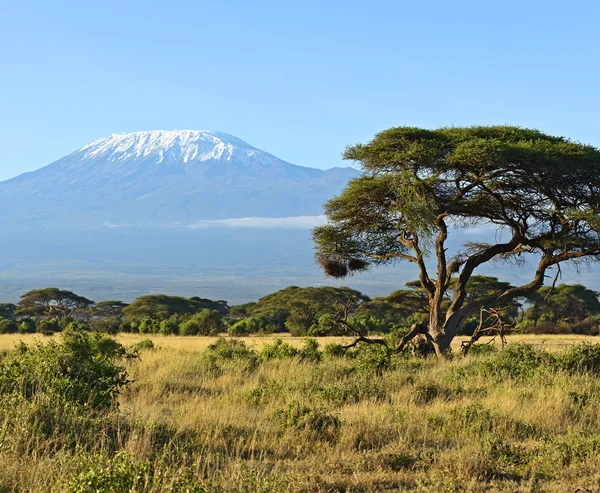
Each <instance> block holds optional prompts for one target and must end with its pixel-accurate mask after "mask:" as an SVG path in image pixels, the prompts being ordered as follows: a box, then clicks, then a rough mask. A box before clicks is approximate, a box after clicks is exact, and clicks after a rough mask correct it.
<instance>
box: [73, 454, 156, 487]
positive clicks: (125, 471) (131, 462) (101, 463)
mask: <svg viewBox="0 0 600 493" xmlns="http://www.w3.org/2000/svg"><path fill="white" fill-rule="evenodd" d="M152 475H153V468H152V464H151V463H150V462H149V461H139V460H136V459H134V458H133V457H132V456H130V455H129V454H126V453H117V454H116V455H115V456H114V457H112V458H110V459H103V458H100V457H97V458H95V459H92V460H91V461H89V462H88V463H87V464H85V465H84V467H83V471H81V472H80V473H79V474H78V475H77V476H76V477H75V478H74V479H73V480H71V481H70V482H69V483H68V484H67V486H66V488H65V491H66V492H68V493H96V492H101V491H106V492H109V491H110V492H111V493H130V492H132V491H146V487H147V485H148V483H149V482H150V481H151V480H152Z"/></svg>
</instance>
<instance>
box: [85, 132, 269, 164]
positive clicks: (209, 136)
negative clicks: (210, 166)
mask: <svg viewBox="0 0 600 493" xmlns="http://www.w3.org/2000/svg"><path fill="white" fill-rule="evenodd" d="M234 153H236V154H241V155H244V156H248V157H251V156H255V155H256V154H257V153H263V151H260V150H258V149H256V148H255V147H252V146H251V145H250V144H248V143H246V142H244V141H243V140H241V139H238V138H237V137H234V136H233V135H229V134H226V133H222V132H212V131H209V130H150V131H145V132H130V133H117V134H112V135H109V136H108V137H103V138H101V139H98V140H95V141H94V142H91V143H90V144H88V145H86V146H84V147H82V148H81V149H79V150H78V151H76V153H75V154H78V155H79V156H80V157H81V158H83V159H94V158H102V159H105V160H107V161H124V160H128V159H132V158H133V159H139V158H146V157H155V158H156V159H157V161H156V162H161V161H162V160H163V159H165V157H167V156H169V155H174V154H176V155H177V158H178V159H180V160H181V161H183V162H184V163H187V162H188V161H207V160H210V159H218V160H221V159H226V160H230V159H231V158H232V156H233V154H234ZM264 154H266V153H264Z"/></svg>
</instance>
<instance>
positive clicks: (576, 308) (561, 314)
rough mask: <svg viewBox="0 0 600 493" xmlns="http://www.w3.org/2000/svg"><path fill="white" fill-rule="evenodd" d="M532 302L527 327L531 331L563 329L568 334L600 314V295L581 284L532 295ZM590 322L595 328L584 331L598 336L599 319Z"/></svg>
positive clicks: (548, 289) (526, 315)
mask: <svg viewBox="0 0 600 493" xmlns="http://www.w3.org/2000/svg"><path fill="white" fill-rule="evenodd" d="M530 302H531V304H530V306H529V308H528V309H527V310H526V311H525V313H524V322H525V323H524V324H523V328H525V329H526V330H527V331H528V332H538V333H540V332H545V331H552V330H553V328H555V327H556V328H558V329H560V327H561V326H562V327H564V329H563V332H567V333H568V332H572V331H573V330H572V327H573V326H575V325H577V324H581V322H583V321H585V320H587V319H590V318H591V317H593V316H597V315H599V314H600V301H599V300H598V293H597V292H596V291H592V290H591V289H588V288H586V287H585V286H582V285H581V284H574V285H567V284H560V285H558V286H556V287H554V288H551V287H544V288H542V289H540V290H539V291H538V292H537V293H535V294H533V295H531V296H530ZM590 322H591V324H590V325H591V326H590V327H589V328H585V329H584V330H583V331H582V332H583V333H590V332H592V331H595V332H594V333H596V334H597V333H598V320H595V321H592V320H590ZM554 330H556V329H554Z"/></svg>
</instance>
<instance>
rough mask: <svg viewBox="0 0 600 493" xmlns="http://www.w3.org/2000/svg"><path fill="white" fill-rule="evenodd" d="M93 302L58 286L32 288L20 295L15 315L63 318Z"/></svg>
mask: <svg viewBox="0 0 600 493" xmlns="http://www.w3.org/2000/svg"><path fill="white" fill-rule="evenodd" d="M93 304H94V302H93V301H91V300H88V299H87V298H84V297H83V296H79V295H77V294H75V293H73V292H71V291H66V290H63V289H58V288H44V289H34V290H32V291H28V292H27V293H25V294H24V295H22V296H21V301H19V303H18V305H17V310H16V312H15V314H16V315H30V316H46V317H56V318H64V317H69V316H71V315H72V314H73V313H74V312H76V311H77V310H81V309H84V308H88V307H89V306H91V305H93Z"/></svg>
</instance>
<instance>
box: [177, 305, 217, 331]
mask: <svg viewBox="0 0 600 493" xmlns="http://www.w3.org/2000/svg"><path fill="white" fill-rule="evenodd" d="M222 327H223V320H222V317H221V314H220V313H219V312H218V311H217V310H209V309H207V308H205V309H203V310H201V311H200V312H198V313H196V314H195V315H193V316H192V317H190V318H189V319H187V320H186V321H185V322H183V323H182V324H181V325H180V326H179V335H182V336H195V335H202V336H208V335H217V334H219V332H220V331H221V329H222Z"/></svg>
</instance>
